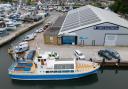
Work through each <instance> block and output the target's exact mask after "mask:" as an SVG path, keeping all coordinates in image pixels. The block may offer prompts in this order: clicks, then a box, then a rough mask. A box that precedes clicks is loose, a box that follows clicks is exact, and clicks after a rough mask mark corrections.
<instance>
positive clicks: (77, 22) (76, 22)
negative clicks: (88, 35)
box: [61, 7, 101, 31]
mask: <svg viewBox="0 0 128 89" xmlns="http://www.w3.org/2000/svg"><path fill="white" fill-rule="evenodd" d="M98 21H101V20H100V19H99V18H98V16H97V15H96V14H95V13H94V12H93V11H92V10H91V9H90V8H89V7H82V8H78V9H75V10H72V11H70V12H69V13H68V14H67V16H66V18H65V21H64V23H63V25H62V28H61V31H67V30H70V29H74V28H77V27H80V26H84V25H88V24H92V23H96V22H98Z"/></svg>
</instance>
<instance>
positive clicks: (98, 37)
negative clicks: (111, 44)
mask: <svg viewBox="0 0 128 89" xmlns="http://www.w3.org/2000/svg"><path fill="white" fill-rule="evenodd" d="M98 26H116V25H114V24H110V23H103V24H100V25H98ZM94 27H95V26H92V27H89V28H84V29H81V30H80V29H79V30H78V31H74V32H71V33H76V34H77V36H78V42H77V43H78V44H80V42H81V40H80V39H79V38H80V36H85V37H87V38H88V39H85V40H84V44H85V45H92V40H95V45H104V39H105V34H128V29H127V28H124V27H121V26H119V30H94Z"/></svg>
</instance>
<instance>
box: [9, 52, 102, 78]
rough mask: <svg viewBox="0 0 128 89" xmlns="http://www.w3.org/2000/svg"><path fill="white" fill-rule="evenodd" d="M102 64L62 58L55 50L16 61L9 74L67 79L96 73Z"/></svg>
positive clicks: (22, 76)
mask: <svg viewBox="0 0 128 89" xmlns="http://www.w3.org/2000/svg"><path fill="white" fill-rule="evenodd" d="M99 67H100V65H99V64H97V63H94V62H90V61H85V60H76V59H61V58H59V55H58V54H57V53H55V52H47V53H45V54H43V55H40V56H38V57H35V58H34V60H32V61H30V60H26V61H20V62H15V63H13V64H12V66H11V67H10V68H9V69H8V71H9V76H10V78H12V79H18V80H67V79H74V78H80V77H84V76H87V75H90V74H94V73H96V72H97V70H98V69H99Z"/></svg>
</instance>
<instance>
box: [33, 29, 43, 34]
mask: <svg viewBox="0 0 128 89" xmlns="http://www.w3.org/2000/svg"><path fill="white" fill-rule="evenodd" d="M43 31H44V29H43V28H40V29H37V30H36V31H35V32H36V33H41V32H43Z"/></svg>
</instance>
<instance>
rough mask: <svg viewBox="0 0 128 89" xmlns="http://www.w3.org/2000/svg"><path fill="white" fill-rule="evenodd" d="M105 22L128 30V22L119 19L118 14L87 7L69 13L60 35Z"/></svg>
mask: <svg viewBox="0 0 128 89" xmlns="http://www.w3.org/2000/svg"><path fill="white" fill-rule="evenodd" d="M105 22H109V23H113V24H117V25H120V26H123V27H127V28H128V21H127V20H125V19H123V18H121V17H119V15H118V14H116V13H114V12H112V11H109V10H105V9H101V8H98V7H94V6H91V5H87V6H84V7H80V8H77V9H74V10H71V11H69V12H68V14H67V16H66V18H65V20H64V22H63V24H62V27H61V29H60V32H59V34H63V33H69V32H72V31H76V30H78V29H82V28H86V27H89V26H93V25H97V24H101V23H105Z"/></svg>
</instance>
